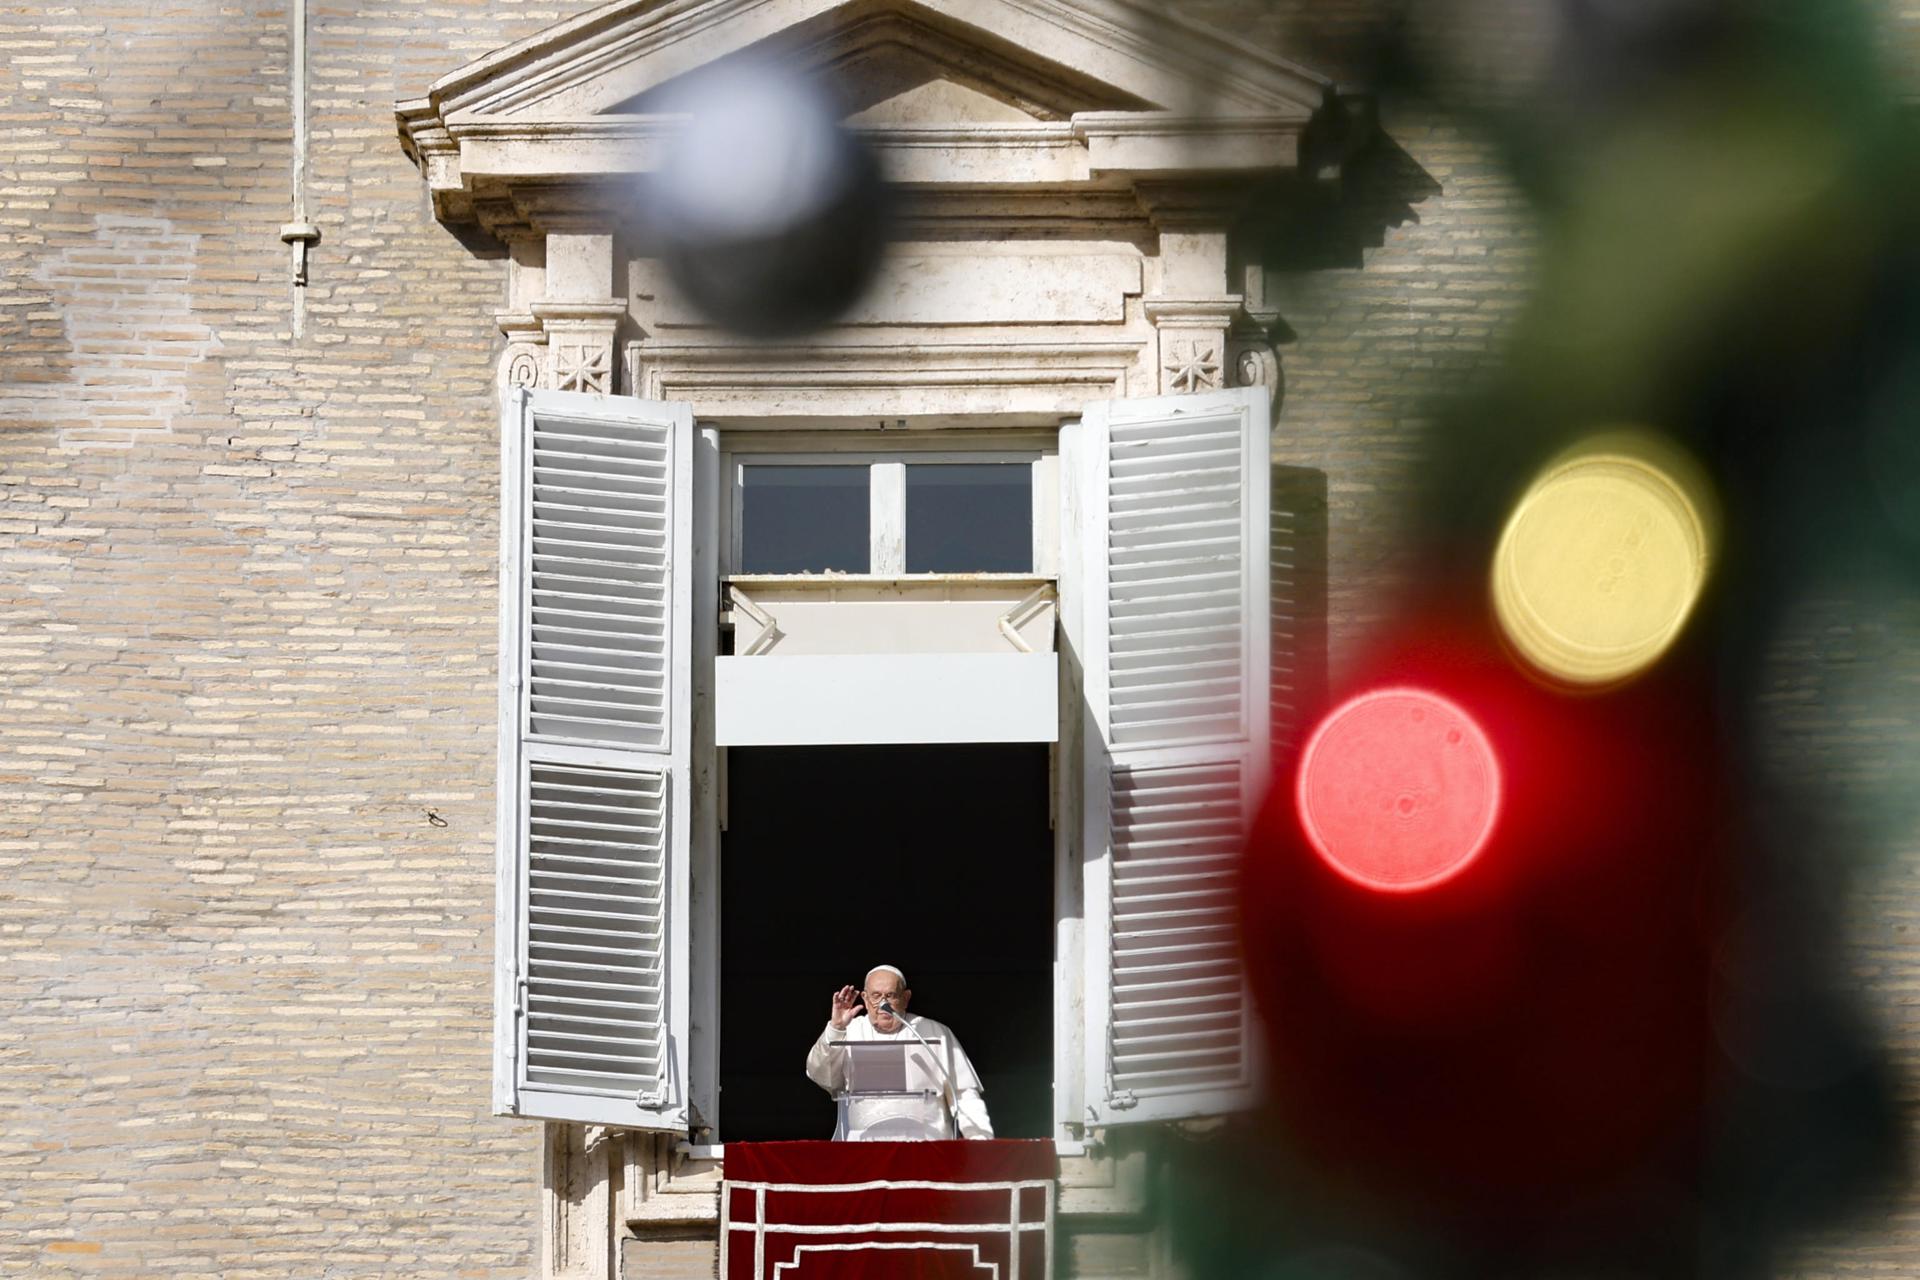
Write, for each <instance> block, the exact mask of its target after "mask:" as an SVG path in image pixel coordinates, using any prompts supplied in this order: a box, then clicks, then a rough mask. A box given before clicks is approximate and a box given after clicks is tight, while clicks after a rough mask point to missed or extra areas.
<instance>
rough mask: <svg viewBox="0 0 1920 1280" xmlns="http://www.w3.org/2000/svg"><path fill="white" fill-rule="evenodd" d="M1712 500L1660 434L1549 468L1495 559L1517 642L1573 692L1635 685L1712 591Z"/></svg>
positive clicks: (1505, 620)
mask: <svg viewBox="0 0 1920 1280" xmlns="http://www.w3.org/2000/svg"><path fill="white" fill-rule="evenodd" d="M1716 525H1717V518H1716V513H1715V503H1714V499H1713V491H1712V487H1711V485H1710V484H1709V483H1708V481H1707V478H1706V475H1705V473H1704V472H1703V471H1702V470H1701V469H1700V467H1699V465H1698V464H1697V463H1695V462H1694V461H1693V459H1692V458H1690V457H1688V456H1687V455H1686V454H1685V453H1684V452H1683V451H1682V450H1680V449H1679V448H1678V447H1676V446H1674V445H1673V444H1671V443H1670V442H1668V441H1666V440H1663V439H1661V438H1660V437H1659V436H1656V435H1653V434H1652V433H1649V432H1642V431H1632V430H1627V431H1609V432H1605V433H1603V434H1599V435H1595V436H1592V437H1589V438H1588V439H1586V440H1583V441H1582V442H1581V443H1579V444H1578V445H1575V446H1574V447H1573V448H1572V449H1570V450H1568V451H1567V452H1566V453H1563V454H1561V455H1560V456H1559V457H1558V458H1556V459H1554V461H1553V462H1551V463H1549V464H1548V465H1547V467H1546V469H1545V470H1543V471H1542V472H1541V473H1540V475H1539V476H1538V477H1537V478H1536V479H1535V480H1534V482H1533V484H1532V485H1531V486H1529V487H1528V489H1527V491H1526V493H1525V495H1524V496H1522V497H1521V499H1520V501H1519V503H1518V504H1517V505H1516V506H1515V507H1514V510H1513V514H1512V516H1510V517H1509V518H1508V520H1507V526H1506V528H1505V529H1504V530H1503V531H1502V532H1501V535H1500V545H1499V547H1498V548H1497V549H1496V550H1495V551H1494V558H1493V606H1494V611H1495V613H1496V615H1497V616H1498V617H1499V619H1500V625H1501V627H1502V628H1503V629H1504V630H1505V632H1506V634H1507V638H1508V640H1509V641H1511V643H1512V644H1513V646H1514V648H1515V649H1517V650H1518V651H1519V652H1520V654H1521V656H1522V657H1524V658H1525V659H1526V660H1527V661H1528V662H1530V663H1532V664H1533V665H1534V666H1535V667H1537V668H1539V669H1540V670H1541V671H1542V672H1544V673H1546V674H1547V675H1549V676H1552V677H1554V678H1556V679H1560V680H1564V681H1568V682H1570V683H1573V684H1582V685H1599V684H1610V683H1613V682H1616V681H1620V680H1625V679H1627V678H1629V677H1631V676H1633V675H1635V674H1637V673H1639V672H1640V671H1642V670H1644V669H1646V668H1647V667H1648V666H1650V665H1651V664H1652V663H1653V662H1654V661H1655V660H1656V659H1658V658H1659V656H1660V655H1661V654H1662V653H1664V652H1666V650H1667V647H1668V646H1669V645H1671V644H1672V643H1673V640H1674V637H1676V636H1678V635H1679V634H1680V629H1681V628H1682V627H1683V626H1685V625H1686V621H1687V617H1688V615H1689V614H1690V613H1691V612H1692V611H1693V606H1694V604H1695V602H1696V601H1698V600H1699V598H1700V591H1701V588H1702V587H1703V586H1704V585H1705V584H1706V579H1707V570H1708V567H1709V565H1710V564H1711V562H1712V559H1713V555H1714V551H1715V547H1714V545H1713V544H1714V539H1715V536H1716Z"/></svg>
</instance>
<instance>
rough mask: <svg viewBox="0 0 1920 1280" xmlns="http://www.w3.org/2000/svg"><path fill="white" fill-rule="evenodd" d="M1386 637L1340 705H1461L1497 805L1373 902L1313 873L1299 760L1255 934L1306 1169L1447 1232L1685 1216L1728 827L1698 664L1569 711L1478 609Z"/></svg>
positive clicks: (1434, 614)
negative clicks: (1407, 697)
mask: <svg viewBox="0 0 1920 1280" xmlns="http://www.w3.org/2000/svg"><path fill="white" fill-rule="evenodd" d="M1462 594H1464V593H1462ZM1456 598H1459V597H1458V596H1456ZM1383 634H1384V640H1383V642H1382V643H1381V644H1380V645H1379V646H1378V647H1377V650H1376V652H1375V654H1374V656H1373V657H1372V658H1371V659H1370V660H1368V661H1366V662H1364V663H1362V664H1361V666H1360V668H1359V670H1358V671H1357V673H1356V677H1355V679H1354V680H1353V681H1352V682H1351V684H1350V686H1349V687H1348V688H1347V689H1346V690H1345V691H1344V694H1345V697H1344V698H1342V699H1341V701H1343V702H1344V701H1345V700H1346V699H1348V698H1352V697H1356V696H1360V695H1363V694H1365V693H1366V692H1368V691H1370V690H1379V689H1392V688H1409V687H1410V688H1416V689H1420V690H1425V691H1430V692H1431V693H1432V694H1434V695H1437V696H1438V697H1440V698H1443V699H1446V700H1448V701H1450V702H1452V703H1454V704H1456V705H1457V706H1458V707H1459V708H1461V709H1462V710H1463V711H1464V712H1465V713H1466V714H1467V715H1468V716H1470V717H1471V718H1472V721H1473V722H1475V723H1477V724H1478V725H1479V726H1481V727H1482V728H1483V729H1484V731H1485V733H1486V737H1487V742H1488V743H1489V745H1490V748H1491V751H1492V753H1493V754H1494V756H1495V757H1497V759H1498V762H1499V767H1500V770H1501V773H1502V785H1501V788H1500V790H1501V799H1500V812H1499V817H1498V821H1497V823H1495V825H1494V827H1493V829H1492V831H1491V834H1490V836H1489V837H1488V839H1487V841H1486V844H1485V848H1484V850H1483V851H1482V852H1480V853H1479V855H1478V856H1477V857H1474V858H1472V859H1471V861H1468V862H1465V863H1463V864H1461V865H1460V866H1459V868H1458V871H1457V874H1452V875H1449V876H1446V877H1444V878H1442V879H1440V880H1438V881H1436V882H1434V883H1431V884H1429V885H1427V886H1426V887H1424V888H1421V889H1419V890H1418V891H1416V892H1379V891H1378V890H1377V889H1376V888H1375V887H1373V886H1370V885H1369V884H1367V883H1366V881H1365V879H1364V878H1362V877H1356V876H1352V875H1346V874H1342V873H1341V872H1340V871H1339V870H1337V869H1336V868H1335V867H1334V866H1333V865H1332V864H1331V863H1330V862H1329V860H1328V859H1326V858H1324V857H1322V856H1319V854H1317V853H1316V851H1315V849H1314V847H1313V841H1312V839H1311V838H1310V837H1309V835H1308V833H1307V831H1306V830H1305V829H1304V827H1303V825H1302V821H1301V817H1300V813H1299V810H1298V808H1297V805H1296V786H1297V781H1298V780H1297V776H1296V771H1297V769H1298V768H1299V764H1300V759H1299V757H1297V756H1296V757H1294V758H1292V759H1282V760H1280V761H1278V762H1277V769H1278V774H1277V776H1276V777H1275V779H1274V786H1273V787H1272V789H1271V791H1270V793H1269V797H1270V798H1269V800H1268V803H1267V805H1266V808H1265V810H1264V812H1263V813H1262V815H1261V817H1260V819H1259V821H1258V822H1257V824H1256V827H1255V830H1254V834H1253V836H1252V839H1251V841H1250V846H1249V849H1248V852H1247V858H1246V865H1245V877H1244V882H1243V888H1244V893H1243V933H1244V943H1245V947H1246V954H1247V962H1248V969H1249V973H1250V978H1251V982H1252V986H1253V994H1254V997H1255V999H1256V1000H1257V1002H1258V1004H1259V1007H1260V1009H1261V1011H1262V1013H1263V1016H1264V1025H1265V1027H1266V1030H1267V1034H1268V1036H1269V1038H1270V1046H1269V1048H1270V1058H1271V1078H1272V1102H1273V1104H1274V1107H1275V1109H1276V1112H1277V1114H1278V1117H1279V1118H1280V1120H1281V1121H1282V1124H1283V1128H1284V1131H1286V1132H1287V1133H1289V1134H1290V1135H1291V1137H1292V1140H1293V1143H1294V1150H1292V1151H1291V1152H1289V1153H1288V1155H1289V1156H1290V1157H1292V1158H1294V1159H1296V1160H1303V1161H1304V1162H1305V1163H1306V1165H1307V1167H1308V1168H1310V1169H1313V1170H1315V1171H1316V1173H1318V1172H1324V1173H1325V1175H1326V1178H1327V1180H1328V1183H1329V1184H1330V1185H1331V1187H1332V1189H1335V1190H1336V1191H1344V1192H1345V1193H1346V1194H1347V1195H1349V1196H1358V1197H1360V1198H1361V1202H1362V1203H1367V1204H1371V1205H1374V1206H1376V1207H1377V1208H1378V1209H1379V1211H1380V1212H1382V1213H1388V1214H1392V1215H1394V1216H1395V1217H1396V1219H1398V1220H1401V1221H1408V1222H1410V1223H1413V1222H1419V1223H1427V1224H1432V1225H1436V1226H1439V1225H1442V1224H1444V1226H1445V1227H1446V1229H1449V1230H1467V1231H1476V1230H1479V1231H1486V1232H1495V1233H1511V1232H1514V1231H1516V1230H1519V1231H1527V1230H1535V1231H1547V1230H1559V1229H1562V1228H1565V1229H1573V1228H1574V1227H1575V1226H1576V1224H1577V1223H1579V1222H1581V1221H1584V1220H1586V1219H1587V1218H1588V1217H1592V1218H1593V1219H1594V1221H1595V1222H1599V1221H1602V1220H1606V1221H1617V1220H1618V1214H1619V1212H1620V1210H1621V1207H1622V1206H1623V1205H1626V1204H1632V1203H1643V1202H1646V1201H1647V1200H1649V1199H1653V1200H1659V1199H1662V1198H1667V1199H1672V1198H1674V1197H1673V1191H1672V1188H1674V1187H1686V1186H1690V1185H1693V1184H1694V1183H1695V1182H1696V1180H1697V1177H1698V1172H1699V1162H1700V1159H1701V1155H1702V1149H1703V1147H1704V1145H1705V1143H1706V1141H1707V1134H1706V1132H1705V1125H1706V1123H1707V1117H1706V1101H1707V1097H1708V1091H1709V1087H1710V1074H1711V1071H1712V1069H1713V1066H1712V1064H1713V1057H1712V1052H1711V1049H1712V1033H1711V1029H1710V1026H1709V1022H1708V1003H1707V997H1708V984H1709V978H1710V961H1711V950H1712V946H1713V944H1714V941H1715V938H1716V936H1717V918H1718V916H1719V914H1720V906H1719V901H1720V897H1721V881H1722V876H1721V870H1720V868H1721V854H1722V849H1721V841H1722V839H1723V832H1724V824H1723V822H1722V821H1721V815H1722V814H1724V813H1725V812H1726V807H1725V804H1724V798H1725V797H1724V791H1725V786H1724V783H1723V780H1722V768H1721V764H1720V760H1721V755H1720V752H1719V750H1718V749H1717V744H1716V730H1715V726H1714V720H1713V715H1712V695H1711V688H1710V685H1709V683H1708V681H1707V680H1706V677H1705V674H1704V668H1703V666H1702V665H1701V664H1699V663H1698V661H1697V659H1689V657H1688V656H1687V655H1686V654H1685V653H1684V652H1682V653H1676V654H1673V655H1669V657H1668V659H1667V661H1666V662H1665V663H1664V664H1663V666H1662V667H1661V668H1659V669H1658V670H1656V671H1655V672H1654V673H1652V674H1650V675H1649V676H1647V677H1645V678H1643V679H1642V680H1640V681H1639V682H1637V683H1635V684H1633V685H1630V686H1628V687H1626V688H1623V689H1618V690H1615V691H1612V692H1609V693H1605V694H1597V695H1596V694H1584V695H1570V694H1568V693H1566V692H1564V691H1562V690H1558V689H1554V688H1551V687H1548V686H1546V685H1544V684H1541V683H1537V682H1536V681H1535V680H1534V679H1532V678H1530V677H1529V676H1527V675H1526V674H1523V673H1522V671H1521V670H1520V669H1519V667H1518V666H1517V665H1516V664H1514V663H1512V662H1510V661H1508V659H1507V657H1506V655H1505V654H1504V652H1503V650H1502V648H1501V646H1500V643H1499V640H1498V637H1497V636H1496V635H1495V633H1494V631H1493V629H1492V626H1491V623H1490V620H1488V619H1487V618H1485V617H1483V616H1481V611H1472V610H1463V609H1461V608H1458V607H1457V606H1452V607H1427V608H1420V609H1413V610H1410V611H1408V612H1407V613H1406V614H1405V615H1403V617H1402V619H1401V621H1400V622H1399V623H1398V625H1396V626H1395V627H1393V628H1391V629H1390V630H1388V631H1387V632H1385V633H1383ZM1432 831H1433V834H1434V837H1435V838H1436V839H1439V840H1442V841H1446V840H1452V839H1454V837H1455V836H1457V834H1458V833H1457V832H1451V831H1450V829H1449V828H1448V827H1447V826H1446V825H1445V824H1439V825H1435V826H1434V827H1433V828H1432ZM1455 854H1457V850H1449V849H1443V850H1439V851H1438V853H1436V855H1435V856H1436V857H1440V856H1442V855H1445V856H1446V857H1451V856H1454V855H1455ZM1394 856H1396V857H1404V856H1405V855H1404V852H1402V853H1397V854H1395V855H1394ZM1349 857H1350V858H1354V859H1359V860H1361V861H1364V860H1365V858H1366V857H1367V854H1366V851H1365V850H1356V851H1350V854H1349ZM1342 1184H1343V1185H1342ZM1682 1198H1684V1197H1682ZM1677 1207H1678V1206H1676V1208H1677Z"/></svg>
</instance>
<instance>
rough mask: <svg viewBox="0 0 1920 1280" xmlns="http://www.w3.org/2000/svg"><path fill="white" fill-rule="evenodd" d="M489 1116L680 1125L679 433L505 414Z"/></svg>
mask: <svg viewBox="0 0 1920 1280" xmlns="http://www.w3.org/2000/svg"><path fill="white" fill-rule="evenodd" d="M502 440H503V465H502V475H501V509H502V519H501V526H502V527H501V561H502V575H501V627H500V631H501V635H500V684H501V692H500V717H501V735H500V775H499V790H500V810H499V824H500V832H499V863H498V866H499V871H498V891H497V911H496V928H497V930H498V939H499V951H498V956H499V958H498V966H497V968H498V981H497V990H496V1001H495V1021H494V1048H495V1053H494V1060H495V1071H494V1110H495V1111H496V1112H499V1113H502V1114H508V1115H516V1116H525V1117H533V1118H540V1119H549V1120H575V1121H584V1122H588V1123H594V1124H607V1125H619V1126H623V1127H626V1128H635V1129H662V1130H675V1131H677V1130H683V1129H684V1128H685V1127H686V1091H685V1080H686V1063H685V1055H686V1043H687V991H688V974H687V967H688V966H687V956H688V948H687V937H686V920H687V889H688V886H687V876H688V864H689V857H688V836H689V822H688V809H689V768H688V763H689V740H690V727H691V718H690V717H691V705H690V704H691V685H690V675H691V662H690V653H691V631H690V626H691V623H692V610H691V607H690V586H691V579H692V573H691V568H690V555H691V533H690V519H691V514H692V513H691V510H690V504H691V498H692V454H693V421H692V414H691V412H690V410H689V409H688V407H687V406H685V405H680V404H665V403H659V402H654V401H645V400H633V399H627V398H624V397H605V396H595V395H584V394H578V393H573V392H561V391H528V390H525V389H515V390H513V391H510V392H508V393H507V394H506V396H505V397H504V401H503V413H502Z"/></svg>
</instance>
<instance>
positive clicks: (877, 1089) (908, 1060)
mask: <svg viewBox="0 0 1920 1280" xmlns="http://www.w3.org/2000/svg"><path fill="white" fill-rule="evenodd" d="M832 1047H833V1048H835V1049H841V1050H844V1051H845V1052H846V1055H847V1073H846V1080H847V1087H846V1088H844V1089H842V1090H841V1091H840V1092H839V1093H838V1094H836V1095H834V1101H835V1103H836V1104H837V1106H836V1108H835V1110H836V1115H835V1118H834V1126H833V1137H834V1140H835V1141H836V1142H937V1141H940V1140H942V1139H945V1138H951V1137H954V1136H955V1131H954V1126H953V1106H952V1104H951V1101H950V1097H949V1093H950V1091H949V1089H948V1087H947V1073H946V1070H945V1068H944V1066H943V1064H942V1063H941V1061H940V1059H939V1058H937V1057H936V1056H935V1055H936V1054H943V1053H945V1052H946V1049H945V1042H944V1041H943V1040H942V1039H941V1037H939V1036H930V1037H928V1038H927V1039H926V1040H924V1041H921V1040H905V1039H902V1040H838V1041H834V1042H832Z"/></svg>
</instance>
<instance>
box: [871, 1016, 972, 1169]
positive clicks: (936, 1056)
mask: <svg viewBox="0 0 1920 1280" xmlns="http://www.w3.org/2000/svg"><path fill="white" fill-rule="evenodd" d="M880 1012H882V1013H884V1014H886V1015H887V1016H888V1017H890V1018H892V1019H893V1020H894V1021H896V1022H898V1023H899V1024H900V1025H901V1026H903V1027H905V1028H906V1029H907V1030H908V1031H911V1032H913V1038H914V1039H915V1040H918V1041H919V1042H920V1044H921V1046H922V1047H923V1048H925V1049H926V1051H927V1056H928V1057H930V1058H932V1059H933V1065H934V1066H935V1067H937V1068H938V1069H939V1071H940V1078H941V1079H942V1080H943V1081H945V1082H946V1090H945V1096H944V1097H943V1098H942V1099H941V1101H943V1102H944V1103H946V1107H947V1119H948V1121H949V1123H951V1124H952V1126H953V1133H954V1136H955V1137H959V1136H960V1114H959V1108H960V1090H959V1089H958V1088H957V1087H956V1086H955V1085H954V1083H953V1077H952V1076H951V1075H949V1074H947V1064H946V1063H944V1062H942V1061H940V1053H939V1051H938V1050H936V1049H935V1048H934V1047H933V1046H932V1045H930V1044H928V1043H927V1038H926V1037H925V1036H923V1035H921V1034H920V1032H919V1029H918V1028H916V1027H915V1026H914V1025H913V1024H912V1023H911V1022H908V1021H907V1019H906V1016H905V1015H904V1014H902V1013H900V1012H899V1011H897V1010H896V1009H895V1008H894V1007H893V1001H891V1000H882V1001H881V1002H880Z"/></svg>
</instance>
